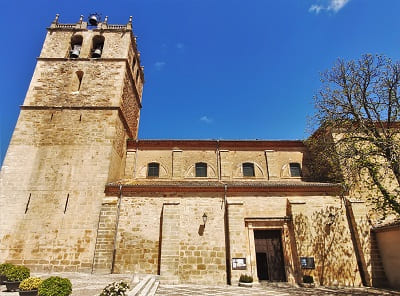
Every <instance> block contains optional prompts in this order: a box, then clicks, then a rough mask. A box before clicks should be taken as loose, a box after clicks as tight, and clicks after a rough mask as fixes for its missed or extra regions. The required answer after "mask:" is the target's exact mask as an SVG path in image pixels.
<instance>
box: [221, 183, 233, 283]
mask: <svg viewBox="0 0 400 296" xmlns="http://www.w3.org/2000/svg"><path fill="white" fill-rule="evenodd" d="M221 183H222V182H221ZM222 184H224V206H225V209H224V224H225V225H224V226H225V257H226V282H227V284H228V285H230V284H231V247H230V239H229V219H228V203H227V198H226V193H227V191H228V185H227V184H225V183H222Z"/></svg>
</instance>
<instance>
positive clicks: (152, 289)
mask: <svg viewBox="0 0 400 296" xmlns="http://www.w3.org/2000/svg"><path fill="white" fill-rule="evenodd" d="M132 284H133V283H132ZM158 285H159V281H158V276H154V275H146V276H144V277H143V278H142V279H141V280H140V281H139V283H137V285H136V286H135V287H134V288H133V289H132V290H131V291H129V292H128V293H127V296H154V295H155V293H156V291H157V289H158Z"/></svg>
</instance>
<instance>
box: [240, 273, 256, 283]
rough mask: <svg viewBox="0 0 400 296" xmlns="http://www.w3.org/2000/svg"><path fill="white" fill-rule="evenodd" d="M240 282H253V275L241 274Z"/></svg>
mask: <svg viewBox="0 0 400 296" xmlns="http://www.w3.org/2000/svg"><path fill="white" fill-rule="evenodd" d="M239 282H242V283H252V282H253V277H252V276H251V275H247V274H241V275H240V278H239Z"/></svg>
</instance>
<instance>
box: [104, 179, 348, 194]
mask: <svg viewBox="0 0 400 296" xmlns="http://www.w3.org/2000/svg"><path fill="white" fill-rule="evenodd" d="M120 188H121V192H122V194H124V193H125V194H126V193H135V192H175V191H179V192H225V190H226V192H228V193H230V192H303V193H304V192H326V193H330V194H339V193H340V192H341V190H342V186H341V185H340V184H335V183H319V182H303V181H208V180H201V181H200V180H199V181H197V180H183V181H182V180H179V181H175V180H171V181H167V180H134V179H123V180H119V181H116V182H112V183H109V184H107V185H106V189H105V192H106V194H107V195H115V194H119V193H120Z"/></svg>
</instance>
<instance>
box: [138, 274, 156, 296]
mask: <svg viewBox="0 0 400 296" xmlns="http://www.w3.org/2000/svg"><path fill="white" fill-rule="evenodd" d="M155 281H156V279H155V278H154V277H152V278H151V279H150V280H149V281H148V282H147V284H146V286H144V288H143V289H142V291H140V294H139V295H140V296H147V295H149V293H150V289H151V288H152V287H153V285H154V283H155Z"/></svg>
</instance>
